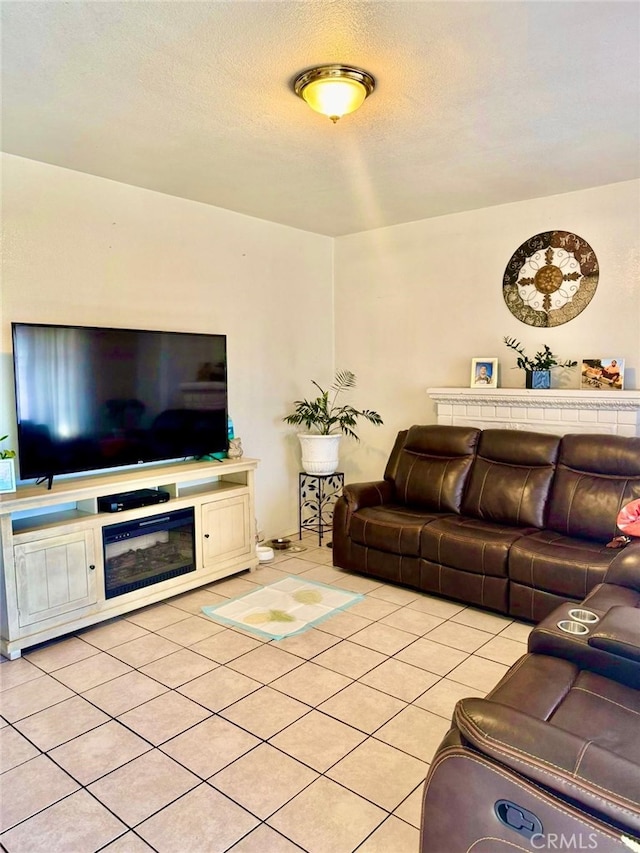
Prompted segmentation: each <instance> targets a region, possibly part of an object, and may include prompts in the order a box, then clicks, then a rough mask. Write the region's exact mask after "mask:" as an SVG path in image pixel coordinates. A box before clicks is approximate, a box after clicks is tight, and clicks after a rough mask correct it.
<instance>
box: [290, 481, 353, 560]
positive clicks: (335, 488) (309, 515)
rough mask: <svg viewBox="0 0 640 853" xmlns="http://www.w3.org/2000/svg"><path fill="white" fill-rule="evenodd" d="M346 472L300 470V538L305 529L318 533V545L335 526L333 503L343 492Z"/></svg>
mask: <svg viewBox="0 0 640 853" xmlns="http://www.w3.org/2000/svg"><path fill="white" fill-rule="evenodd" d="M343 487H344V474H343V473H342V472H336V473H335V474H306V473H304V472H303V471H301V472H300V480H299V494H298V521H299V532H300V539H302V531H303V530H311V531H313V532H314V533H317V534H318V545H320V546H321V545H322V537H323V536H325V535H326V532H327V531H329V532H331V529H332V527H333V505H334V504H335V502H336V501H337V499H338V498H339V497H340V495H341V494H342V489H343Z"/></svg>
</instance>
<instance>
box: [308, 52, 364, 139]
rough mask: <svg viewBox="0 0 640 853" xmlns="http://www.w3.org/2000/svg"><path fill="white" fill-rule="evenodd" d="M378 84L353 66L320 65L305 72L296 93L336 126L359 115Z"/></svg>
mask: <svg viewBox="0 0 640 853" xmlns="http://www.w3.org/2000/svg"><path fill="white" fill-rule="evenodd" d="M375 86H376V81H375V80H374V79H373V77H372V76H371V74H369V73H368V72H367V71H363V70H362V69H361V68H352V67H351V66H349V65H319V66H318V67H317V68H310V69H309V70H308V71H303V73H302V74H299V75H298V77H296V79H295V80H294V82H293V91H294V92H295V93H296V95H299V96H300V97H301V98H302V99H303V100H304V101H306V102H307V104H309V106H310V107H311V109H312V110H315V111H316V112H317V113H322V115H325V116H328V117H329V118H330V119H331V121H332V122H333V123H334V124H335V123H336V122H337V121H338V119H339V118H341V117H342V116H344V115H348V114H349V113H352V112H355V110H357V109H358V107H361V106H362V104H363V103H364V100H365V98H367V97H368V96H369V95H370V94H371V93H372V92H373V90H374V89H375Z"/></svg>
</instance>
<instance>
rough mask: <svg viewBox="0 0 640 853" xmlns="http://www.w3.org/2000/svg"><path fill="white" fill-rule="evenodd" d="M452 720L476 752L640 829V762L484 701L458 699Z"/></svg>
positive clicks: (599, 811) (505, 706) (507, 708)
mask: <svg viewBox="0 0 640 853" xmlns="http://www.w3.org/2000/svg"><path fill="white" fill-rule="evenodd" d="M453 720H454V723H455V724H456V725H457V726H458V729H459V730H460V732H461V734H462V736H463V737H464V738H466V740H467V741H469V742H470V743H471V744H472V745H473V746H474V747H475V748H476V749H477V750H478V751H479V752H481V753H483V754H485V755H487V756H489V757H491V758H493V759H494V760H495V761H498V762H499V763H501V764H504V765H506V766H507V767H509V768H511V769H512V770H515V771H516V772H517V773H519V774H520V775H522V776H525V777H526V778H528V779H531V780H532V781H534V782H536V783H538V784H540V785H543V786H544V787H545V788H549V789H551V790H554V791H555V792H556V793H558V794H559V795H560V796H562V797H564V798H566V799H569V800H571V801H573V802H577V803H580V804H581V805H583V806H584V807H585V808H587V809H589V810H590V811H592V812H595V813H599V814H601V815H603V816H604V817H605V818H608V819H610V820H613V821H615V822H616V823H617V824H620V823H622V824H623V825H624V826H627V827H630V828H632V829H633V830H634V831H635V832H637V831H640V766H638V764H636V763H634V762H633V761H630V760H629V759H627V758H624V757H622V756H621V755H617V754H616V753H613V752H610V751H609V750H607V749H605V748H603V747H601V746H599V745H598V744H594V743H593V742H592V741H588V740H586V739H584V738H581V737H579V736H577V735H575V734H572V733H571V732H568V731H564V730H563V729H560V728H557V727H556V726H554V725H553V724H550V723H548V722H545V721H543V720H538V719H536V718H535V717H531V716H529V715H528V714H526V713H524V712H522V711H518V710H516V709H514V708H511V707H508V706H507V705H502V704H500V703H498V702H492V701H491V700H488V699H477V698H470V699H462V700H460V701H459V702H458V704H457V705H456V708H455V711H454V716H453Z"/></svg>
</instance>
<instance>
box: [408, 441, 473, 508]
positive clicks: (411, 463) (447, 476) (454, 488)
mask: <svg viewBox="0 0 640 853" xmlns="http://www.w3.org/2000/svg"><path fill="white" fill-rule="evenodd" d="M479 436H480V430H479V429H475V428H471V427H454V426H412V427H411V428H410V429H409V431H408V433H407V437H406V441H405V443H404V446H403V448H402V450H401V451H400V453H399V456H398V462H397V467H396V469H395V487H396V499H397V500H398V502H399V503H403V504H406V505H407V506H410V507H413V508H415V509H424V510H427V511H430V512H459V511H460V505H461V503H462V495H463V493H464V488H465V485H466V482H467V478H468V476H469V471H470V470H471V463H472V462H473V458H474V454H475V448H476V444H477V442H478V438H479Z"/></svg>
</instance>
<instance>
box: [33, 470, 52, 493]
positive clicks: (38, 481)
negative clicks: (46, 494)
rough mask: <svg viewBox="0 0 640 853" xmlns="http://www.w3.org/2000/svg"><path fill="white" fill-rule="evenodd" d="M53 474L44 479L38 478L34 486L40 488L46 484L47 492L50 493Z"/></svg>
mask: <svg viewBox="0 0 640 853" xmlns="http://www.w3.org/2000/svg"><path fill="white" fill-rule="evenodd" d="M53 477H54V475H53V474H46V475H45V476H44V477H40V479H39V480H36V486H41V485H42V484H43V483H47V491H51V487H52V486H53Z"/></svg>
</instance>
